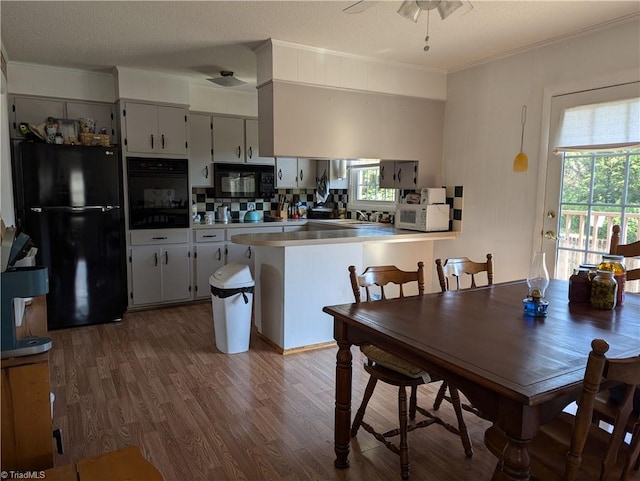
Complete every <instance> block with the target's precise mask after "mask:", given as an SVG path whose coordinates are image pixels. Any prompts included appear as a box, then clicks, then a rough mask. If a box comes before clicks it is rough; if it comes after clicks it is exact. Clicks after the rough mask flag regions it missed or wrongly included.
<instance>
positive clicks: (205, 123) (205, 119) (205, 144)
mask: <svg viewBox="0 0 640 481" xmlns="http://www.w3.org/2000/svg"><path fill="white" fill-rule="evenodd" d="M212 161H213V123H212V122H211V115H208V114H189V182H190V183H191V185H192V186H197V187H213V165H212V164H211V163H212Z"/></svg>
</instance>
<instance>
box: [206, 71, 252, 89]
mask: <svg viewBox="0 0 640 481" xmlns="http://www.w3.org/2000/svg"><path fill="white" fill-rule="evenodd" d="M220 75H221V77H216V78H208V79H207V80H208V81H209V82H213V83H214V84H217V85H220V86H222V87H237V86H239V85H244V84H246V83H247V82H245V81H244V80H240V79H239V78H236V77H234V76H233V72H231V71H230V70H222V71H221V72H220Z"/></svg>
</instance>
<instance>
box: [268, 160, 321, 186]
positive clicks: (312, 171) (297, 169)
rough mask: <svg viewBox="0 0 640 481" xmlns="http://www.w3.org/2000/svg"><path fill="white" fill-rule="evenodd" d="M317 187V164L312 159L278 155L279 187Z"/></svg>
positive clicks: (277, 174)
mask: <svg viewBox="0 0 640 481" xmlns="http://www.w3.org/2000/svg"><path fill="white" fill-rule="evenodd" d="M315 187H316V165H315V161H314V160H311V159H298V158H295V157H278V158H277V159H276V188H277V189H313V188H315Z"/></svg>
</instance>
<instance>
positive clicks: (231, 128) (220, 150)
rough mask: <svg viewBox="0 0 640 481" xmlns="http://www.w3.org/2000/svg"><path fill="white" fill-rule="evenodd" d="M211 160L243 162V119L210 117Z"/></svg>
mask: <svg viewBox="0 0 640 481" xmlns="http://www.w3.org/2000/svg"><path fill="white" fill-rule="evenodd" d="M212 121H213V161H214V162H225V163H244V120H243V119H239V118H233V117H215V116H214V117H212Z"/></svg>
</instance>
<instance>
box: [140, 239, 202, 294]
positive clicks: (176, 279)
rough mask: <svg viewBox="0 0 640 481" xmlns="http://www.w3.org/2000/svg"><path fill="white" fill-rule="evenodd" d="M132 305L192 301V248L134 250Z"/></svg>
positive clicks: (143, 248) (150, 246)
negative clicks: (190, 256) (190, 276)
mask: <svg viewBox="0 0 640 481" xmlns="http://www.w3.org/2000/svg"><path fill="white" fill-rule="evenodd" d="M130 260H131V279H132V286H131V287H132V293H131V301H132V304H133V305H134V306H138V305H144V304H158V303H162V302H171V301H180V300H189V299H190V297H191V291H190V288H191V283H190V282H189V272H190V270H189V246H188V245H165V246H161V247H160V246H154V245H145V246H132V247H131V257H130Z"/></svg>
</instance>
